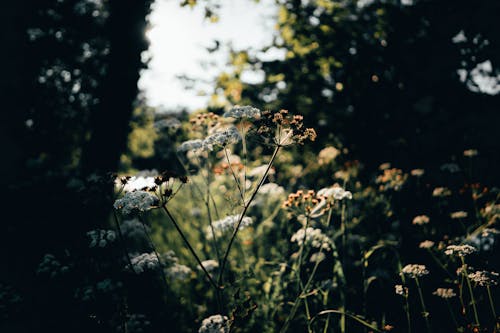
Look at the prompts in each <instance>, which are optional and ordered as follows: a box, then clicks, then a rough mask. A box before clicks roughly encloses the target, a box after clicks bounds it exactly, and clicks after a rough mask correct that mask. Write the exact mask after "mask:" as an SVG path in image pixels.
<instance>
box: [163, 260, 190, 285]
mask: <svg viewBox="0 0 500 333" xmlns="http://www.w3.org/2000/svg"><path fill="white" fill-rule="evenodd" d="M191 272H192V270H191V268H189V267H187V266H186V265H181V264H178V263H174V264H173V265H172V266H170V267H168V268H166V269H165V274H166V276H167V277H168V278H169V279H171V280H174V281H177V280H181V281H182V280H185V279H186V278H188V277H189V275H191Z"/></svg>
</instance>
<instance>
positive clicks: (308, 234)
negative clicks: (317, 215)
mask: <svg viewBox="0 0 500 333" xmlns="http://www.w3.org/2000/svg"><path fill="white" fill-rule="evenodd" d="M304 240H305V243H306V244H310V245H311V247H313V248H317V249H323V250H325V251H330V250H331V247H332V244H333V241H332V240H331V239H330V238H329V237H328V236H327V235H325V234H323V233H322V232H321V230H320V229H315V228H311V227H308V228H307V229H306V230H304V229H303V228H301V229H299V230H297V232H296V233H294V234H293V235H292V238H291V239H290V241H292V242H296V243H297V244H298V245H299V246H301V245H302V243H304Z"/></svg>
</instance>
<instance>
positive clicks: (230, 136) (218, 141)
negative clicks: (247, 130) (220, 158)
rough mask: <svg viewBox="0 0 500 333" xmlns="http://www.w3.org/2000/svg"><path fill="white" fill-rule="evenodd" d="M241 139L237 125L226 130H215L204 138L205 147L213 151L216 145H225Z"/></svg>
mask: <svg viewBox="0 0 500 333" xmlns="http://www.w3.org/2000/svg"><path fill="white" fill-rule="evenodd" d="M240 140H241V135H240V133H239V132H238V129H236V127H234V126H232V127H229V128H228V129H226V130H223V131H220V132H215V133H214V134H212V135H209V136H207V137H206V138H205V140H203V149H204V150H207V151H211V150H213V149H214V147H225V146H227V145H229V144H232V143H237V142H239V141H240Z"/></svg>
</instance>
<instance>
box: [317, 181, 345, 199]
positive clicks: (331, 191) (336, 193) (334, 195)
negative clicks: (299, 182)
mask: <svg viewBox="0 0 500 333" xmlns="http://www.w3.org/2000/svg"><path fill="white" fill-rule="evenodd" d="M317 195H318V196H320V197H326V198H327V200H331V199H334V200H343V199H349V200H351V199H352V193H351V192H350V191H346V190H344V189H343V188H342V187H340V186H339V185H337V184H335V185H333V186H332V187H327V188H322V189H321V190H319V191H318V194H317Z"/></svg>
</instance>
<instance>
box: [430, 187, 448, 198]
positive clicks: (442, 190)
mask: <svg viewBox="0 0 500 333" xmlns="http://www.w3.org/2000/svg"><path fill="white" fill-rule="evenodd" d="M450 195H451V191H450V189H448V188H446V187H436V188H435V189H434V190H433V191H432V196H433V197H449V196H450Z"/></svg>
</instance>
